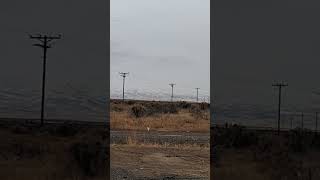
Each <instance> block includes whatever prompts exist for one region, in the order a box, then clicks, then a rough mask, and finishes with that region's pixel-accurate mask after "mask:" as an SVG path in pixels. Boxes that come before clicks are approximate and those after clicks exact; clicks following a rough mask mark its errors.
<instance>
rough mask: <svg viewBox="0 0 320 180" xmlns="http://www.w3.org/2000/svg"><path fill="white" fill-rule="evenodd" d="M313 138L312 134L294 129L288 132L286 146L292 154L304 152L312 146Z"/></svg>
mask: <svg viewBox="0 0 320 180" xmlns="http://www.w3.org/2000/svg"><path fill="white" fill-rule="evenodd" d="M313 138H314V135H313V133H311V132H309V131H307V130H303V129H300V128H296V129H294V130H291V131H290V132H289V135H288V145H289V147H290V149H291V150H292V151H294V152H305V151H306V150H307V149H308V148H310V147H311V146H312V142H313Z"/></svg>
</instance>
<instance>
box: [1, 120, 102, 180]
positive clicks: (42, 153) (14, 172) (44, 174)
mask: <svg viewBox="0 0 320 180" xmlns="http://www.w3.org/2000/svg"><path fill="white" fill-rule="evenodd" d="M17 127H18V129H19V130H17ZM52 129H53V128H52V127H47V128H46V129H41V128H36V127H33V128H28V127H24V126H23V125H17V126H16V127H11V126H7V127H0V142H1V143H0V169H1V171H0V179H1V180H16V179H19V180H20V179H24V180H38V179H39V180H58V179H59V180H76V179H77V180H87V179H93V180H102V179H105V177H106V174H105V173H106V169H104V168H106V159H104V158H102V156H103V155H102V154H101V153H104V151H100V148H99V147H100V146H99V147H98V145H97V146H94V145H96V143H98V142H100V143H101V144H102V143H103V141H104V140H103V139H102V134H103V133H104V130H103V128H92V129H91V128H87V129H82V130H81V131H79V132H75V134H72V135H71V134H69V135H66V134H64V133H62V134H61V132H59V131H57V130H52ZM64 130H65V131H68V128H65V129H64ZM87 145H88V146H90V147H93V148H92V150H91V149H85V148H80V146H81V147H85V146H87ZM90 151H96V152H101V153H100V155H97V156H96V157H95V156H92V155H93V154H94V153H91V152H90ZM101 155H102V156H101ZM105 155H106V154H105ZM77 156H81V160H79V159H77ZM98 156H99V157H98ZM89 158H90V159H91V160H88V159H89ZM100 158H101V159H100ZM98 159H100V160H98ZM86 164H91V167H89V168H87V165H86ZM101 164H105V166H104V165H101ZM97 165H99V166H100V165H101V167H100V168H99V167H98V166H97Z"/></svg>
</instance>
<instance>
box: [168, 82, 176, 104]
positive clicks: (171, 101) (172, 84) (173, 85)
mask: <svg viewBox="0 0 320 180" xmlns="http://www.w3.org/2000/svg"><path fill="white" fill-rule="evenodd" d="M169 85H170V86H171V102H172V101H173V86H175V85H176V84H173V83H171V84H169Z"/></svg>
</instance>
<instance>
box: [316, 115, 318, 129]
mask: <svg viewBox="0 0 320 180" xmlns="http://www.w3.org/2000/svg"><path fill="white" fill-rule="evenodd" d="M317 133H318V112H316V134H317Z"/></svg>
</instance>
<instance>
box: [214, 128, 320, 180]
mask: <svg viewBox="0 0 320 180" xmlns="http://www.w3.org/2000/svg"><path fill="white" fill-rule="evenodd" d="M212 138H213V142H214V144H212V148H213V151H212V152H213V154H211V156H212V157H213V165H214V166H213V170H212V171H213V178H214V179H222V180H231V179H257V180H269V179H270V180H271V179H279V180H287V179H290V180H315V179H319V178H320V163H319V162H320V138H319V136H318V135H317V134H315V133H314V132H310V131H308V130H305V129H303V130H302V129H295V130H291V131H289V132H282V133H281V134H280V135H277V133H276V132H261V131H252V130H251V131H250V130H247V129H246V128H245V127H241V126H237V125H234V126H231V127H225V128H214V129H213V137H212Z"/></svg>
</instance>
